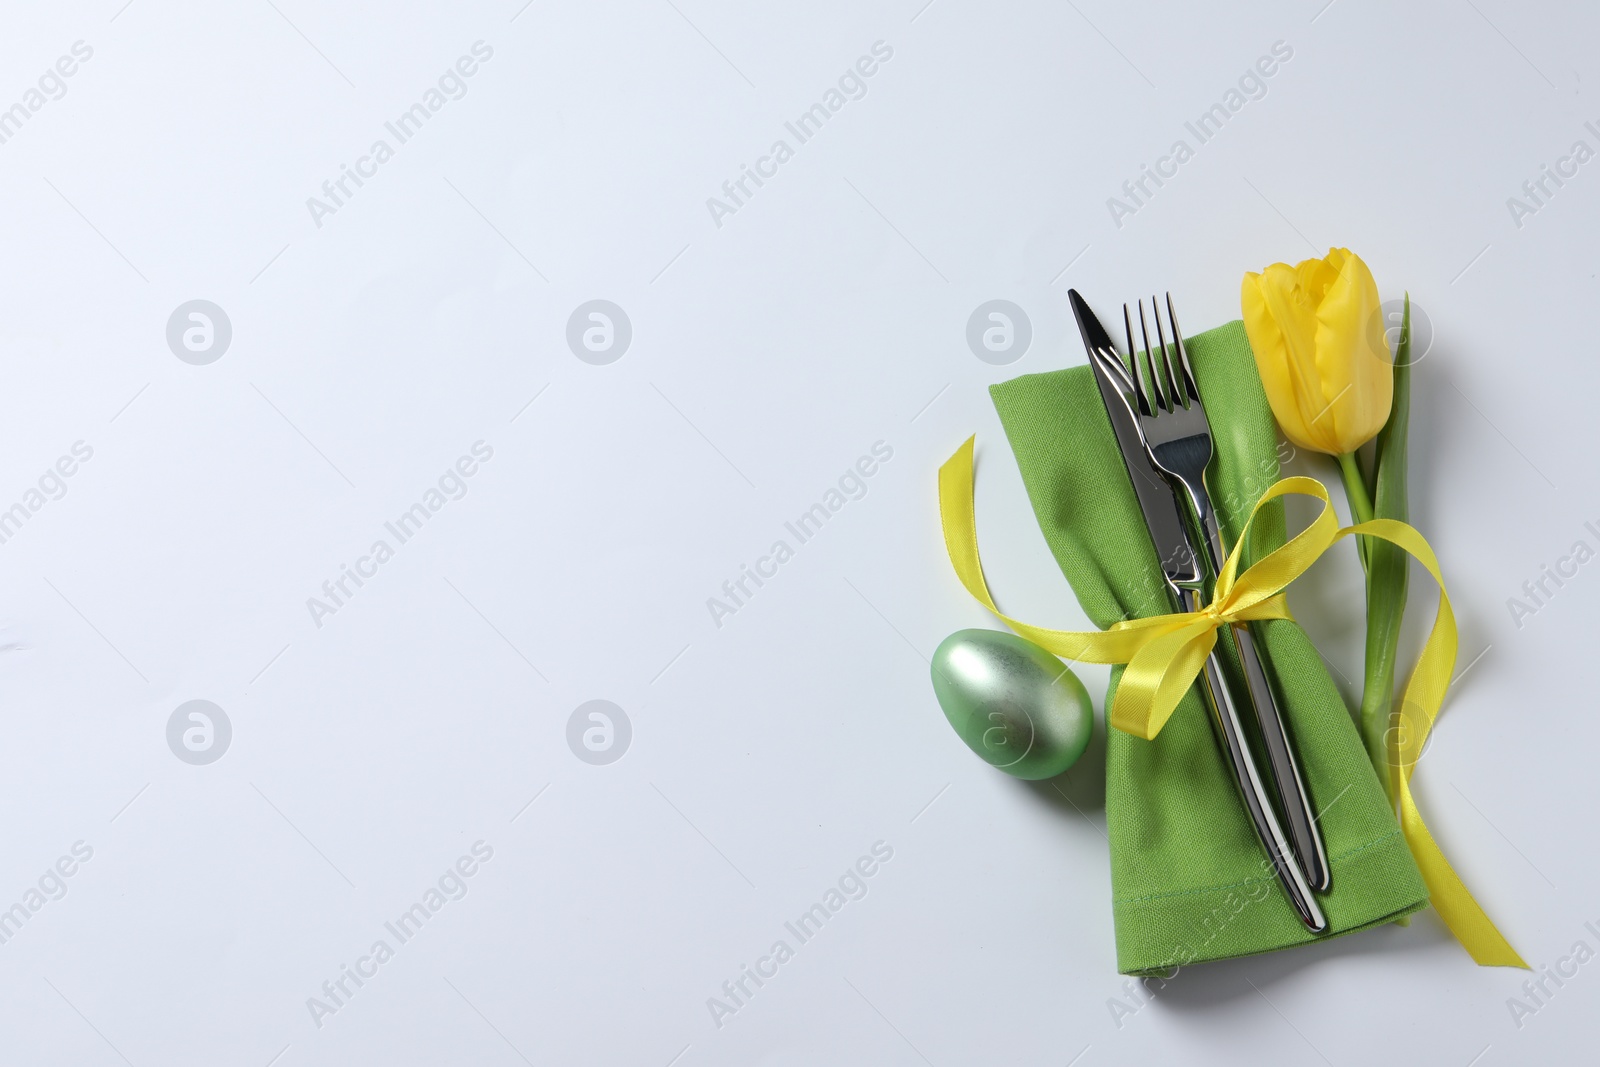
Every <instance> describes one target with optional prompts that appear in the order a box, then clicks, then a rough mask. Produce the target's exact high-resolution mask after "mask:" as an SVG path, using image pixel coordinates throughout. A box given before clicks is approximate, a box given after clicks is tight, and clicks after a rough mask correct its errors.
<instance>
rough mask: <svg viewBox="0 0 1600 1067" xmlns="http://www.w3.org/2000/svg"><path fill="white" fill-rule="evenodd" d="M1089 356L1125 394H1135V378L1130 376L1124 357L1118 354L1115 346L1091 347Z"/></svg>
mask: <svg viewBox="0 0 1600 1067" xmlns="http://www.w3.org/2000/svg"><path fill="white" fill-rule="evenodd" d="M1089 358H1090V359H1091V360H1092V361H1093V362H1094V364H1095V365H1096V366H1098V367H1099V368H1100V369H1101V370H1102V371H1104V372H1105V373H1106V375H1107V376H1108V377H1109V378H1110V379H1111V380H1112V381H1113V382H1115V383H1116V385H1117V387H1118V388H1119V389H1121V390H1122V393H1123V395H1125V396H1131V395H1133V392H1134V388H1133V379H1132V378H1129V377H1128V368H1127V367H1125V366H1123V363H1122V357H1121V356H1119V355H1117V351H1116V349H1114V348H1091V349H1089Z"/></svg>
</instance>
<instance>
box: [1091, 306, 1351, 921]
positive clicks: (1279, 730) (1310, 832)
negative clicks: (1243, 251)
mask: <svg viewBox="0 0 1600 1067" xmlns="http://www.w3.org/2000/svg"><path fill="white" fill-rule="evenodd" d="M1166 303H1167V308H1166V310H1167V324H1168V325H1169V326H1170V327H1171V332H1172V342H1171V344H1170V346H1169V344H1168V342H1167V337H1166V333H1165V332H1164V331H1163V330H1162V328H1161V307H1160V305H1159V304H1158V303H1157V302H1156V299H1155V297H1153V296H1152V297H1151V298H1150V305H1151V308H1150V310H1151V313H1152V314H1153V315H1154V317H1155V321H1156V344H1155V345H1154V346H1152V345H1151V344H1150V331H1149V327H1148V326H1147V325H1146V324H1145V318H1144V301H1143V300H1140V301H1139V305H1138V307H1139V334H1140V337H1141V339H1142V340H1143V341H1144V358H1143V364H1144V366H1143V368H1142V370H1141V368H1140V362H1141V360H1140V358H1139V350H1138V349H1137V348H1135V347H1134V344H1133V322H1132V319H1131V318H1130V317H1129V313H1128V305H1126V304H1124V305H1122V323H1123V329H1124V330H1125V331H1126V333H1127V337H1128V356H1129V359H1130V360H1132V362H1133V381H1132V385H1133V389H1134V394H1135V396H1136V397H1137V398H1138V407H1139V420H1138V421H1139V429H1140V433H1141V436H1143V438H1144V443H1145V451H1146V453H1147V454H1148V455H1149V457H1150V462H1151V463H1152V464H1153V465H1154V466H1155V467H1156V469H1157V470H1159V471H1161V472H1162V473H1163V474H1165V475H1166V476H1167V478H1168V479H1169V480H1170V481H1171V482H1172V483H1173V485H1174V487H1176V488H1178V489H1179V490H1180V494H1179V495H1180V496H1181V497H1183V498H1184V499H1185V500H1186V501H1187V504H1188V508H1187V510H1189V512H1190V515H1189V518H1190V521H1191V522H1193V523H1194V524H1195V526H1196V528H1197V529H1198V530H1199V531H1200V533H1201V537H1200V538H1199V543H1200V546H1201V548H1202V550H1203V555H1204V556H1205V558H1206V562H1207V563H1208V564H1209V565H1210V571H1211V578H1212V580H1213V581H1215V579H1216V576H1217V575H1218V574H1219V573H1220V572H1221V570H1222V561H1223V560H1224V559H1225V558H1226V553H1225V552H1224V551H1223V548H1222V532H1221V529H1220V528H1219V526H1218V524H1217V513H1216V509H1215V508H1214V507H1213V506H1212V504H1211V495H1210V493H1209V492H1208V491H1207V490H1206V481H1205V474H1206V467H1207V465H1208V464H1210V462H1211V456H1212V444H1211V423H1210V421H1209V420H1208V419H1207V418H1206V411H1205V405H1204V404H1203V403H1202V402H1201V400H1200V390H1199V388H1198V387H1197V386H1196V384H1195V378H1194V368H1193V366H1192V365H1191V364H1190V362H1189V354H1188V352H1187V350H1186V349H1185V348H1184V344H1183V335H1182V333H1180V332H1179V330H1178V317H1177V314H1176V313H1175V312H1174V311H1173V308H1172V294H1171V293H1168V294H1167V301H1166ZM1157 353H1159V356H1160V359H1159V363H1158V362H1157V360H1156V354H1157ZM1118 362H1120V360H1119V361H1118ZM1147 380H1148V383H1149V387H1148V388H1146V381H1147ZM1230 629H1231V630H1232V635H1231V636H1232V637H1233V639H1234V642H1235V647H1236V649H1237V651H1238V654H1239V662H1240V664H1241V665H1242V666H1243V668H1244V673H1245V682H1246V684H1247V687H1248V690H1249V696H1250V701H1249V703H1250V704H1252V705H1253V706H1254V710H1255V714H1256V721H1257V723H1258V724H1259V725H1260V729H1261V740H1262V744H1263V746H1264V747H1265V748H1266V751H1267V758H1268V761H1269V762H1270V764H1271V767H1272V777H1273V780H1274V785H1275V786H1276V787H1277V789H1276V791H1277V794H1278V803H1279V807H1280V808H1281V809H1282V811H1283V815H1284V821H1285V822H1286V823H1288V830H1289V839H1290V842H1291V844H1292V845H1293V846H1294V852H1295V856H1296V857H1297V858H1298V859H1299V861H1300V867H1301V869H1302V870H1303V871H1304V872H1305V877H1306V881H1307V882H1308V883H1310V885H1311V888H1312V889H1314V890H1316V891H1318V892H1326V891H1327V889H1328V887H1329V885H1330V883H1331V873H1330V871H1329V868H1328V854H1327V851H1326V850H1325V848H1324V847H1323V843H1322V835H1321V834H1320V833H1319V832H1318V829H1317V820H1316V818H1315V817H1314V816H1313V815H1312V812H1311V801H1310V798H1309V797H1308V795H1307V793H1306V787H1305V780H1304V778H1303V777H1302V776H1301V773H1300V765H1299V762H1298V761H1297V760H1296V758H1295V754H1294V748H1293V746H1292V745H1291V744H1290V741H1289V736H1288V731H1287V730H1286V729H1285V727H1284V722H1283V716H1282V714H1281V713H1280V712H1279V710H1278V704H1277V700H1276V698H1275V696H1274V694H1273V690H1272V685H1271V682H1270V679H1269V678H1268V676H1267V672H1266V668H1265V665H1264V664H1263V663H1262V662H1261V657H1260V654H1259V652H1258V651H1257V649H1256V642H1255V640H1254V638H1253V636H1252V634H1251V632H1250V628H1249V627H1247V626H1233V627H1231V628H1230Z"/></svg>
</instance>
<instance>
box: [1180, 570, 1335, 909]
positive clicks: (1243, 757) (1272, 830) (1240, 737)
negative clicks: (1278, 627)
mask: <svg viewBox="0 0 1600 1067" xmlns="http://www.w3.org/2000/svg"><path fill="white" fill-rule="evenodd" d="M1179 598H1180V600H1182V602H1183V608H1184V610H1186V611H1195V610H1197V609H1198V608H1199V607H1200V591H1199V590H1197V589H1192V588H1180V589H1179ZM1202 673H1203V676H1204V679H1205V684H1204V685H1202V686H1201V687H1200V691H1201V696H1202V699H1203V700H1204V701H1205V704H1206V710H1207V711H1209V712H1210V713H1211V720H1212V722H1213V723H1214V724H1215V726H1216V728H1217V732H1218V734H1219V735H1220V737H1221V741H1222V747H1223V751H1224V753H1225V754H1226V756H1227V759H1228V768H1229V770H1231V771H1232V772H1233V780H1234V783H1235V784H1236V785H1237V786H1238V787H1239V796H1240V798H1241V799H1242V800H1243V801H1244V807H1245V811H1246V812H1248V813H1249V815H1250V822H1251V824H1252V825H1253V826H1254V827H1255V831H1256V835H1257V836H1258V837H1259V838H1260V839H1261V844H1262V847H1264V848H1265V849H1266V850H1267V856H1268V858H1270V859H1271V861H1272V867H1273V870H1274V871H1275V872H1276V873H1277V876H1278V882H1279V884H1280V885H1282V886H1283V891H1284V893H1285V895H1287V896H1288V898H1289V903H1290V905H1291V906H1293V908H1294V910H1295V913H1296V914H1297V915H1299V916H1300V921H1301V922H1303V923H1304V924H1305V925H1306V928H1307V929H1309V930H1311V932H1312V933H1318V934H1320V933H1322V932H1323V931H1325V930H1326V929H1327V928H1328V920H1327V918H1326V917H1324V916H1323V914H1322V909H1321V908H1320V907H1319V906H1318V905H1317V901H1316V898H1315V897H1313V896H1312V895H1311V886H1310V884H1309V883H1308V882H1307V881H1306V877H1305V875H1304V874H1303V873H1302V872H1301V870H1300V865H1299V863H1297V862H1296V861H1295V857H1294V853H1293V850H1292V848H1291V847H1290V844H1289V841H1288V839H1287V837H1286V836H1285V835H1284V832H1283V827H1282V825H1281V824H1280V823H1279V822H1278V817H1277V814H1276V813H1275V812H1274V811H1273V808H1272V802H1271V800H1270V798H1269V797H1268V795H1267V789H1266V786H1265V784H1264V783H1263V782H1262V780H1261V772H1260V771H1259V770H1258V769H1257V767H1256V761H1255V757H1254V756H1253V755H1252V754H1251V752H1250V747H1249V744H1248V742H1247V741H1246V739H1245V735H1244V726H1243V724H1242V722H1241V721H1240V718H1239V711H1238V708H1237V707H1236V706H1235V705H1234V701H1233V697H1232V695H1231V694H1230V693H1229V691H1228V686H1227V684H1226V683H1225V682H1224V680H1223V674H1222V662H1221V657H1219V656H1218V655H1217V653H1216V652H1214V651H1213V652H1212V654H1211V655H1210V656H1207V657H1206V663H1205V669H1204V671H1203V672H1202Z"/></svg>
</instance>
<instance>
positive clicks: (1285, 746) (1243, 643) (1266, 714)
mask: <svg viewBox="0 0 1600 1067" xmlns="http://www.w3.org/2000/svg"><path fill="white" fill-rule="evenodd" d="M1205 504H1206V506H1203V507H1199V508H1197V509H1196V510H1197V511H1198V512H1199V514H1200V525H1201V527H1202V528H1203V530H1204V532H1205V543H1206V550H1207V552H1208V553H1209V554H1210V556H1211V573H1212V574H1213V575H1216V574H1218V573H1220V572H1221V569H1222V568H1221V560H1222V558H1223V555H1224V554H1223V551H1222V531H1221V529H1220V528H1219V527H1218V525H1217V513H1216V511H1215V510H1214V509H1213V508H1211V507H1210V506H1209V504H1210V501H1209V499H1207V500H1206V501H1205ZM1229 629H1230V630H1231V631H1232V635H1231V636H1232V637H1233V641H1234V649H1235V650H1236V651H1237V652H1238V653H1239V664H1240V666H1241V667H1243V668H1244V680H1245V685H1246V687H1247V688H1248V689H1249V695H1250V703H1251V704H1252V705H1253V710H1254V712H1255V717H1256V723H1257V725H1258V726H1259V727H1260V729H1261V743H1262V745H1263V747H1265V748H1266V750H1267V760H1268V762H1269V763H1270V765H1271V768H1272V781H1273V785H1274V786H1275V787H1276V791H1277V794H1278V804H1279V807H1280V808H1281V809H1282V811H1283V817H1284V821H1286V822H1287V823H1288V824H1289V839H1290V841H1291V842H1292V843H1293V845H1294V853H1295V856H1296V857H1297V858H1298V859H1299V861H1300V868H1301V870H1303V871H1304V872H1305V876H1306V881H1307V882H1309V883H1310V885H1311V888H1312V889H1314V890H1316V891H1317V892H1319V893H1326V892H1327V891H1328V889H1329V887H1330V886H1331V885H1332V884H1333V874H1332V871H1331V869H1330V868H1329V866H1328V851H1327V848H1326V847H1325V846H1324V845H1323V843H1322V833H1321V832H1320V831H1319V830H1318V829H1317V817H1316V816H1314V815H1313V814H1312V808H1311V796H1310V794H1309V793H1307V792H1306V783H1305V777H1304V776H1303V775H1302V774H1301V773H1300V762H1299V760H1297V759H1296V758H1295V753H1294V746H1293V744H1292V743H1291V742H1290V740H1289V731H1288V728H1287V727H1286V726H1285V725H1284V721H1283V712H1282V710H1281V709H1280V708H1279V707H1278V698H1277V694H1276V692H1274V690H1273V687H1272V679H1271V678H1270V677H1269V676H1268V675H1267V669H1266V664H1265V663H1263V662H1262V659H1261V654H1260V651H1259V650H1258V649H1257V647H1256V641H1255V635H1254V631H1253V629H1252V628H1251V627H1249V626H1243V625H1240V626H1232V627H1229Z"/></svg>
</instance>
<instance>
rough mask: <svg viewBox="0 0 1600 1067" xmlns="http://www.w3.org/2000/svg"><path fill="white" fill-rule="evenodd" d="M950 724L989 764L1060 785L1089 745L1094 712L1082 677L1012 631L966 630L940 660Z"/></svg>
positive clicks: (939, 652) (940, 685)
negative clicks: (1058, 780)
mask: <svg viewBox="0 0 1600 1067" xmlns="http://www.w3.org/2000/svg"><path fill="white" fill-rule="evenodd" d="M933 692H934V694H935V695H936V696H937V697H938V698H939V706H940V707H941V708H943V709H944V717H945V718H947V719H949V720H950V725H951V726H953V727H955V731H956V733H957V734H959V735H960V737H961V740H963V741H965V742H966V743H967V747H968V748H970V749H972V751H974V752H976V753H977V754H978V755H979V757H981V758H982V759H983V761H984V762H985V763H988V764H990V765H991V766H994V767H998V768H999V769H1000V770H1002V771H1005V772H1006V773H1007V774H1009V775H1013V776H1015V777H1017V778H1027V779H1030V780H1032V779H1039V778H1053V777H1055V776H1056V775H1058V774H1060V773H1061V772H1062V771H1064V770H1066V769H1067V768H1068V767H1070V766H1072V765H1073V763H1075V762H1076V761H1077V759H1078V757H1079V756H1081V755H1083V750H1084V749H1085V748H1087V747H1088V745H1089V734H1090V733H1091V731H1092V730H1093V729H1094V705H1093V704H1092V703H1091V702H1090V700H1089V692H1088V690H1086V689H1084V687H1083V683H1082V682H1080V681H1078V676H1077V675H1075V674H1073V673H1072V671H1071V670H1069V669H1068V668H1067V667H1066V666H1065V665H1064V664H1062V662H1061V661H1060V660H1058V659H1056V657H1054V656H1052V655H1051V654H1050V653H1048V652H1046V651H1045V650H1044V649H1042V648H1040V647H1039V646H1038V645H1036V644H1034V643H1033V642H1032V641H1027V640H1024V639H1023V638H1021V637H1018V636H1017V635H1016V634H1013V633H1008V632H1006V631H1004V630H958V631H956V632H955V633H953V634H951V635H950V636H949V637H947V638H945V639H944V641H943V642H941V643H940V645H939V647H938V648H937V649H936V650H934V653H933Z"/></svg>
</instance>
